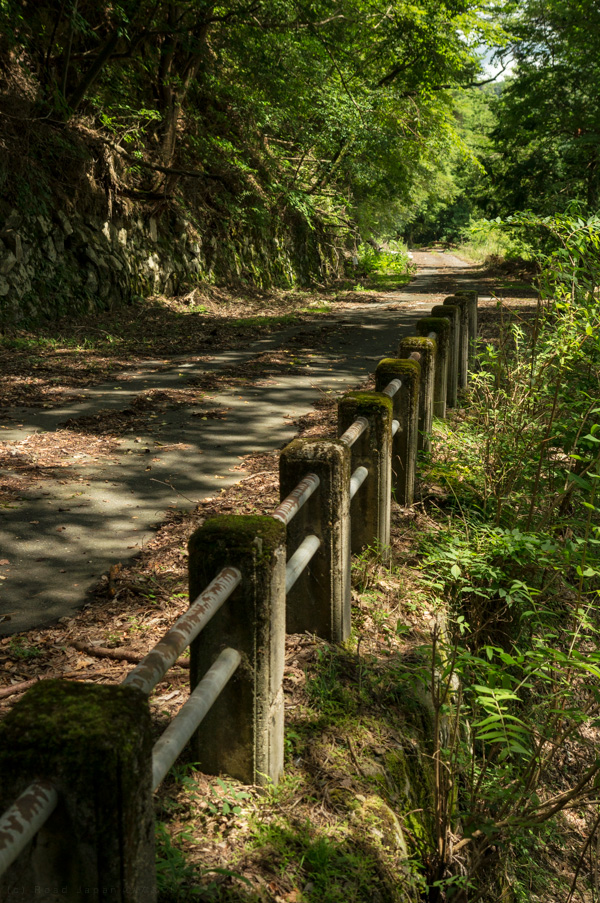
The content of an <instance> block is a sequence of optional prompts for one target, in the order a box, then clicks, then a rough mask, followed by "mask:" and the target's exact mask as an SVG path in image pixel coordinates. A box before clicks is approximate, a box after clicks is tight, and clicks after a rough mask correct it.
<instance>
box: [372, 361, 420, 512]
mask: <svg viewBox="0 0 600 903" xmlns="http://www.w3.org/2000/svg"><path fill="white" fill-rule="evenodd" d="M393 379H399V380H401V382H402V386H401V387H400V389H399V390H398V391H397V392H396V394H395V395H394V396H393V398H392V404H393V406H394V420H397V421H398V423H399V424H400V426H399V428H398V432H397V433H396V435H395V436H394V437H393V439H392V487H393V489H394V494H395V498H396V501H397V502H398V504H399V505H403V506H404V507H408V506H409V505H412V503H413V501H414V497H415V478H416V465H417V447H418V444H419V386H420V383H421V365H420V364H419V362H418V361H414V360H400V358H392V357H388V358H384V359H383V360H382V361H380V362H379V364H378V365H377V370H376V371H375V388H376V390H377V391H378V392H383V390H384V389H385V388H386V386H388V385H389V384H390V383H391V381H392V380H393Z"/></svg>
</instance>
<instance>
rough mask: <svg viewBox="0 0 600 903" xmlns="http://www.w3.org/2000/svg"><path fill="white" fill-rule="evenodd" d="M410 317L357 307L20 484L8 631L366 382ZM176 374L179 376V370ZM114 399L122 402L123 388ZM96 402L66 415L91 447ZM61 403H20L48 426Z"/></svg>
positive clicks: (74, 600) (9, 538) (1, 533)
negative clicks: (239, 373) (271, 363)
mask: <svg viewBox="0 0 600 903" xmlns="http://www.w3.org/2000/svg"><path fill="white" fill-rule="evenodd" d="M414 319H415V314H414V313H411V312H408V311H407V312H404V311H382V310H378V311H372V312H371V311H367V312H360V314H359V312H357V315H356V317H348V318H346V319H344V320H340V321H339V322H338V324H337V327H336V331H335V332H333V333H330V334H328V335H324V336H323V342H322V343H321V344H320V346H319V347H317V349H316V350H310V342H311V338H310V337H309V336H306V337H305V338H306V342H305V343H300V344H296V345H295V344H294V343H292V345H291V346H290V347H289V348H288V349H287V354H286V355H285V356H283V357H282V358H281V360H282V364H281V365H276V366H275V368H274V371H273V372H271V373H269V374H267V376H268V378H266V379H265V374H264V371H262V370H261V369H260V368H259V369H258V372H259V374H260V378H259V379H258V380H253V379H250V380H249V382H248V383H247V384H246V385H240V384H239V383H238V384H234V385H233V387H228V386H227V383H225V391H224V392H221V393H220V392H219V389H212V390H211V399H210V400H208V399H206V398H203V397H202V391H200V393H199V398H198V402H197V403H196V404H194V403H184V404H182V405H180V406H178V407H175V408H166V409H164V408H159V409H156V410H152V409H151V410H150V411H149V413H150V414H153V415H154V416H152V417H151V416H148V418H147V419H143V418H142V419H139V420H137V421H135V426H134V427H133V428H131V430H130V429H129V428H128V429H127V430H126V431H125V433H124V438H122V439H121V441H120V443H119V444H118V446H117V447H116V448H114V450H110V451H108V450H107V454H105V455H104V456H102V457H97V458H96V459H95V460H90V459H89V458H87V457H83V456H82V455H81V452H80V451H78V453H77V454H78V455H79V457H77V456H73V457H72V458H70V459H69V458H66V459H64V460H62V461H60V462H58V463H59V464H60V466H57V467H56V469H55V471H54V472H53V474H52V479H51V480H46V481H44V482H41V481H40V482H38V483H37V484H35V485H34V486H33V487H32V488H31V489H30V490H29V491H24V492H23V493H21V494H20V495H21V499H20V500H17V499H14V500H13V501H11V502H10V503H9V507H7V508H5V509H4V512H3V517H2V522H1V524H0V547H1V548H2V554H3V556H5V557H6V559H7V560H8V561H9V562H10V563H9V565H7V566H6V567H5V568H4V570H3V576H5V578H6V579H5V580H4V581H3V583H2V585H1V591H2V597H3V599H4V600H5V603H4V605H3V610H2V613H3V614H4V613H7V614H9V615H10V617H11V620H10V622H7V623H6V624H3V625H2V626H3V627H5V628H8V629H7V631H6V632H11V633H12V632H18V631H21V630H25V629H28V628H29V627H30V626H33V625H34V624H44V623H49V622H51V621H53V620H54V619H56V618H58V617H61V616H64V615H67V614H69V613H70V612H72V611H73V610H74V609H75V608H76V607H77V606H78V605H81V604H82V602H83V601H84V600H85V594H86V590H87V589H89V587H90V586H92V585H93V584H94V583H95V582H96V581H97V579H98V578H99V577H100V576H101V574H102V573H104V572H106V571H107V570H108V569H109V567H110V565H111V564H112V563H114V562H115V561H123V560H127V558H129V557H131V556H132V555H134V554H135V553H136V552H138V551H139V550H140V549H141V548H142V544H143V542H144V536H146V535H147V530H148V528H149V527H150V526H151V525H153V524H156V523H158V522H160V521H161V520H162V518H163V512H164V511H165V509H166V508H167V507H168V506H169V505H175V506H179V507H183V508H190V507H193V506H195V504H196V503H197V502H198V500H199V499H201V498H203V497H205V496H210V495H212V494H213V493H215V492H219V491H220V489H221V488H223V487H225V486H227V485H230V484H231V483H232V482H234V481H236V480H238V479H239V477H240V470H239V468H240V459H241V458H243V457H244V456H245V455H247V454H248V453H251V452H259V451H270V450H271V449H273V448H274V447H277V446H280V445H283V444H285V443H286V442H288V441H289V440H290V439H291V438H293V436H294V434H295V432H296V428H295V426H294V421H295V420H296V419H297V418H298V417H299V416H301V415H302V414H303V413H305V412H306V411H308V410H310V409H311V406H312V403H313V402H314V401H315V399H316V398H318V397H322V396H323V395H327V394H328V393H334V394H335V395H340V394H341V393H342V392H343V391H345V390H347V389H349V388H351V387H353V386H355V385H356V384H357V383H359V382H361V381H362V380H363V379H364V378H365V377H366V376H368V375H369V373H371V372H372V371H373V370H374V368H375V365H376V362H377V360H379V359H380V358H381V357H383V356H386V355H389V354H392V353H395V351H396V348H397V344H398V341H399V339H400V337H401V335H402V334H403V333H404V331H405V330H406V329H408V328H409V324H412V322H414ZM165 375H166V374H165ZM251 375H252V373H251V368H248V369H247V376H248V377H250V376H251ZM172 378H173V380H174V381H176V382H178V383H179V385H180V386H181V384H182V382H183V380H182V378H181V376H180V374H179V371H176V372H175V373H174V374H172ZM114 401H115V406H116V410H117V411H118V410H119V409H118V403H119V402H118V395H117V397H116V398H115V400H114ZM96 403H97V400H95V399H93V398H91V397H90V398H89V399H86V401H85V402H84V403H83V404H81V405H78V406H77V410H76V411H74V412H73V414H74V416H72V417H71V418H70V420H69V431H70V432H71V433H72V434H77V435H79V436H80V437H81V438H84V437H85V436H86V435H87V436H88V437H89V438H90V449H89V450H90V452H92V451H93V447H92V446H93V441H96V440H95V438H94V440H93V441H92V437H95V436H97V435H99V430H97V429H94V427H93V424H91V423H90V421H89V417H90V413H91V412H92V411H93V410H94V405H95V404H96ZM211 412H218V416H216V417H211V416H210V414H211ZM56 415H57V412H53V411H48V412H44V411H42V412H36V411H34V410H30V411H29V410H27V409H25V410H23V411H21V412H20V416H21V422H22V424H23V429H26V428H27V426H28V424H31V425H32V426H35V427H36V428H38V429H39V428H40V427H42V428H43V427H44V423H47V425H48V427H50V428H52V427H51V423H52V418H55V417H56ZM80 418H86V419H81V420H80ZM53 425H55V424H53ZM127 437H128V438H127Z"/></svg>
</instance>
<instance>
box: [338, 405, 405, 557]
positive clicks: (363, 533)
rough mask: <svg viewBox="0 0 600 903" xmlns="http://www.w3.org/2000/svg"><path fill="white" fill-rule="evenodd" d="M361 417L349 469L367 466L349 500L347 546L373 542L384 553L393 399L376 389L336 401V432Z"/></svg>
mask: <svg viewBox="0 0 600 903" xmlns="http://www.w3.org/2000/svg"><path fill="white" fill-rule="evenodd" d="M357 417H364V418H365V420H366V421H367V423H368V424H369V426H368V428H367V429H366V430H365V431H364V433H362V435H361V436H359V437H358V439H357V440H356V442H354V444H353V445H352V446H351V448H350V460H351V471H352V473H354V471H355V470H356V468H357V467H366V469H367V470H368V471H369V476H368V477H367V478H366V480H365V481H364V483H363V484H362V486H361V487H360V489H359V490H358V492H357V493H356V495H355V496H354V498H353V499H352V500H351V502H350V537H351V540H350V548H351V550H352V552H360V551H362V549H364V548H366V547H367V546H376V547H377V548H378V549H379V550H380V551H381V553H382V554H383V555H384V556H386V555H387V552H388V551H389V547H390V517H391V502H392V421H393V419H394V405H393V402H392V399H391V398H389V396H387V395H382V394H381V393H379V392H350V393H348V395H344V397H343V398H342V399H341V401H340V402H339V404H338V435H340V436H341V435H342V433H344V432H345V431H346V430H347V429H348V427H349V426H352V424H353V423H354V421H355V420H356V419H357Z"/></svg>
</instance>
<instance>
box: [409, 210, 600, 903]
mask: <svg viewBox="0 0 600 903" xmlns="http://www.w3.org/2000/svg"><path fill="white" fill-rule="evenodd" d="M526 225H527V228H528V230H529V231H531V229H532V228H533V227H534V225H535V224H534V223H533V221H532V220H531V219H528V221H527V224H526ZM538 226H539V228H540V229H544V230H548V229H550V230H551V231H552V233H553V234H552V242H550V243H548V242H547V243H546V247H548V248H549V251H548V252H547V253H546V255H545V258H544V260H543V264H544V268H543V270H542V275H541V281H540V288H541V292H540V295H541V300H540V303H539V305H538V311H537V316H536V317H535V319H534V320H533V321H532V322H531V323H529V324H525V323H519V322H516V321H515V319H514V318H513V319H508V318H507V319H506V320H505V321H504V323H503V324H502V328H501V329H500V335H499V339H498V341H497V342H496V343H490V344H488V346H487V347H485V348H480V353H479V367H480V369H479V371H478V372H477V373H476V374H474V375H473V377H472V381H471V386H470V390H469V392H468V394H467V395H466V396H465V398H464V403H465V406H464V408H463V409H462V410H461V411H460V412H457V413H456V414H455V416H454V418H453V419H452V420H451V421H450V422H449V423H447V424H444V425H442V426H441V428H440V431H439V434H438V436H437V447H436V451H435V452H434V454H433V456H432V459H431V461H430V462H429V468H428V472H427V473H426V475H425V480H426V482H427V481H429V483H430V484H433V485H435V486H436V487H437V496H436V498H435V503H436V508H437V511H438V517H437V524H436V529H435V530H434V531H431V532H430V533H429V535H427V536H426V537H425V538H424V540H423V542H422V544H421V553H422V556H423V557H422V566H423V571H424V578H423V582H424V584H425V585H427V586H428V588H429V593H430V595H431V597H432V598H433V599H436V600H437V601H438V603H439V604H441V605H443V606H444V607H445V608H446V609H447V619H446V621H445V623H443V622H440V623H439V624H438V625H437V626H436V629H435V630H434V635H433V643H432V650H431V652H432V654H431V685H432V687H433V696H434V708H435V712H436V731H435V742H436V749H435V752H434V761H435V768H436V801H435V815H436V834H437V837H436V841H437V842H436V853H435V856H434V860H433V862H432V863H431V867H430V870H429V879H428V880H429V894H428V897H429V899H430V900H452V901H457V903H459V901H460V903H462V901H465V903H466V901H469V903H473V901H476V900H480V899H483V900H497V899H514V900H525V899H528V900H529V899H543V900H552V899H557V898H560V899H564V900H565V901H570V900H571V899H572V898H573V895H574V893H575V892H577V893H578V894H579V896H580V898H581V899H584V900H592V899H594V893H595V888H596V884H597V880H596V877H597V868H598V865H597V860H596V855H597V854H596V853H595V852H593V851H595V850H596V848H597V836H598V826H599V824H600V817H599V816H598V799H597V796H598V793H597V787H598V784H599V775H600V757H598V754H597V747H598V728H599V727H600V651H599V649H598V645H599V643H598V639H599V637H598V633H599V629H600V623H599V621H598V616H597V608H598V605H597V603H598V593H599V591H600V582H599V580H598V578H599V576H600V554H599V549H598V547H599V546H600V519H599V516H598V515H599V513H600V507H599V506H598V501H597V484H598V480H599V479H600V467H599V464H600V451H599V448H600V433H599V430H600V424H599V423H598V418H597V415H598V413H599V412H600V398H599V394H600V393H599V390H598V385H599V378H600V322H599V317H598V305H597V282H598V273H599V266H598V248H599V238H600V233H599V231H598V222H596V221H588V222H586V223H584V222H583V221H581V220H573V219H572V218H569V217H562V218H559V217H557V218H555V219H554V220H553V221H552V222H549V221H548V220H544V221H539V223H538ZM456 462H460V463H458V464H457V463H456ZM440 512H441V514H442V516H440V514H439V513H440ZM444 719H445V720H446V722H447V724H448V725H449V726H448V727H447V728H446V729H445V730H444V729H442V726H441V725H442V722H443V721H444ZM574 825H576V826H577V831H574V830H573V827H574ZM576 835H577V841H576V843H574V838H575V836H576ZM547 846H553V847H554V849H555V855H556V851H557V850H560V849H561V848H562V852H559V862H560V867H556V866H555V864H554V863H553V862H552V859H551V857H548V856H547V855H546V854H545V853H544V854H542V853H541V850H542V849H544V850H545V849H546V848H547ZM592 853H593V855H592ZM536 857H538V859H540V860H541V861H542V862H543V866H544V867H543V868H537V867H536V868H532V861H533V860H534V859H535V858H536ZM590 857H591V862H590ZM596 890H597V888H596Z"/></svg>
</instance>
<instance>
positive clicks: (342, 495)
mask: <svg viewBox="0 0 600 903" xmlns="http://www.w3.org/2000/svg"><path fill="white" fill-rule="evenodd" d="M308 473H315V474H316V475H317V476H318V477H319V480H320V484H319V488H318V489H317V491H316V492H315V493H313V495H312V496H311V497H310V498H309V499H308V501H307V502H305V504H304V505H303V506H302V508H301V509H300V511H299V512H298V513H297V514H296V516H295V517H294V518H293V520H292V521H291V522H290V524H289V525H288V528H287V529H288V548H289V552H290V553H292V552H293V551H294V550H295V549H296V548H297V547H298V546H299V545H300V543H301V542H302V540H303V539H305V537H306V536H308V535H309V534H315V535H316V536H318V537H319V539H320V540H321V545H320V546H319V548H318V550H317V552H316V554H315V555H314V557H313V558H312V559H311V561H310V563H309V564H308V566H307V567H306V568H305V569H304V571H303V572H302V574H301V575H300V577H299V578H298V580H297V581H296V583H295V584H294V586H293V587H292V588H291V590H290V591H289V593H288V596H287V603H286V622H287V632H288V633H304V632H305V631H307V632H308V633H314V634H316V635H317V636H319V637H322V638H323V639H325V640H329V641H330V642H333V643H341V642H342V641H343V640H345V639H347V638H348V636H349V635H350V475H351V469H350V449H349V448H348V447H347V446H346V445H345V444H344V443H343V442H339V441H338V440H336V439H331V440H325V439H294V440H293V441H292V442H290V443H289V445H286V447H285V448H284V449H283V451H282V452H281V457H280V459H279V485H280V493H281V498H282V499H284V498H286V496H288V495H289V494H290V492H291V491H292V489H294V488H295V487H296V486H297V484H298V483H299V482H300V480H301V479H302V478H303V477H305V476H306V475H307V474H308Z"/></svg>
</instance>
